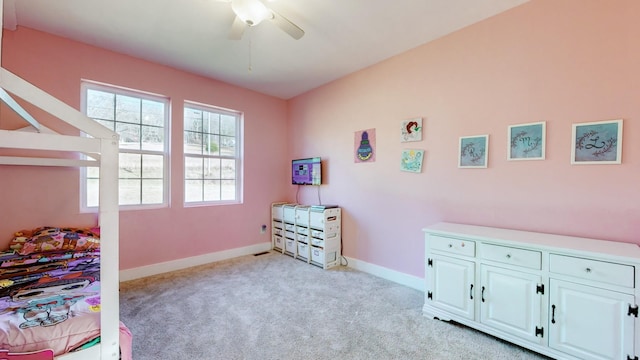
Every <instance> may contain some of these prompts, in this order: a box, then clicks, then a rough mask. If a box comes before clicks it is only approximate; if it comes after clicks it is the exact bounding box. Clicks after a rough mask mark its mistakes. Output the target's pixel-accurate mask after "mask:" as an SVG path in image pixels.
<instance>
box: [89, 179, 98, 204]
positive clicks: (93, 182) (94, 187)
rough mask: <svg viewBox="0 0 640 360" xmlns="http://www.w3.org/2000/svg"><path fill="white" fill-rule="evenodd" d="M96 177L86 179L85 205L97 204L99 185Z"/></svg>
mask: <svg viewBox="0 0 640 360" xmlns="http://www.w3.org/2000/svg"><path fill="white" fill-rule="evenodd" d="M98 185H99V184H98V179H88V180H87V206H92V207H93V206H98V198H99V194H100V187H99V186H98Z"/></svg>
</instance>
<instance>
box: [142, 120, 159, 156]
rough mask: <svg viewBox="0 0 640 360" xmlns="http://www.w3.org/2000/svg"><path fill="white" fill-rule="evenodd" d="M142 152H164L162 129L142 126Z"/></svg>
mask: <svg viewBox="0 0 640 360" xmlns="http://www.w3.org/2000/svg"><path fill="white" fill-rule="evenodd" d="M141 130H142V150H155V151H162V150H164V129H163V128H159V127H156V126H144V125H143V126H142V129H141Z"/></svg>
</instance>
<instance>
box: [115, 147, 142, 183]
mask: <svg viewBox="0 0 640 360" xmlns="http://www.w3.org/2000/svg"><path fill="white" fill-rule="evenodd" d="M119 177H120V179H127V178H129V179H139V178H141V177H142V155H140V154H128V153H120V174H119Z"/></svg>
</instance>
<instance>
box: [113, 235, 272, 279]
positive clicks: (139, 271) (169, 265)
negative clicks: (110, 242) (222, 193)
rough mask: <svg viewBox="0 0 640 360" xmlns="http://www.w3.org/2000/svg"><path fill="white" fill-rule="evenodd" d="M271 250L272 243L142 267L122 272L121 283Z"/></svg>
mask: <svg viewBox="0 0 640 360" xmlns="http://www.w3.org/2000/svg"><path fill="white" fill-rule="evenodd" d="M269 250H271V243H270V242H264V243H260V244H255V245H251V246H245V247H241V248H236V249H230V250H224V251H218V252H214V253H208V254H203V255H198V256H192V257H188V258H183V259H178V260H172V261H167V262H163V263H157V264H153V265H147V266H141V267H137V268H133V269H127V270H121V271H120V281H129V280H134V279H139V278H143V277H147V276H152V275H157V274H162V273H166V272H170V271H176V270H182V269H186V268H190V267H193V266H198V265H204V264H209V263H212V262H216V261H222V260H227V259H232V258H235V257H238V256H245V255H251V254H257V253H261V252H264V251H269Z"/></svg>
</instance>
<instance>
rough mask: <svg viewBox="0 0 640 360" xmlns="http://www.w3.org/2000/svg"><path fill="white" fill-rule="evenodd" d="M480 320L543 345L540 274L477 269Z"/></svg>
mask: <svg viewBox="0 0 640 360" xmlns="http://www.w3.org/2000/svg"><path fill="white" fill-rule="evenodd" d="M480 277H481V281H480V283H481V288H480V321H481V322H482V323H483V324H485V325H488V326H491V327H493V328H496V329H498V330H501V331H504V332H506V333H508V334H511V335H515V336H519V337H521V338H524V339H527V340H529V341H533V342H536V343H539V344H541V343H543V338H544V326H543V325H542V296H543V294H542V292H543V290H542V288H541V290H540V292H541V293H537V289H538V285H539V284H540V285H541V282H542V281H541V277H540V275H535V274H529V273H524V272H519V271H514V270H507V269H503V268H500V267H495V266H489V265H481V266H480Z"/></svg>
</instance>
